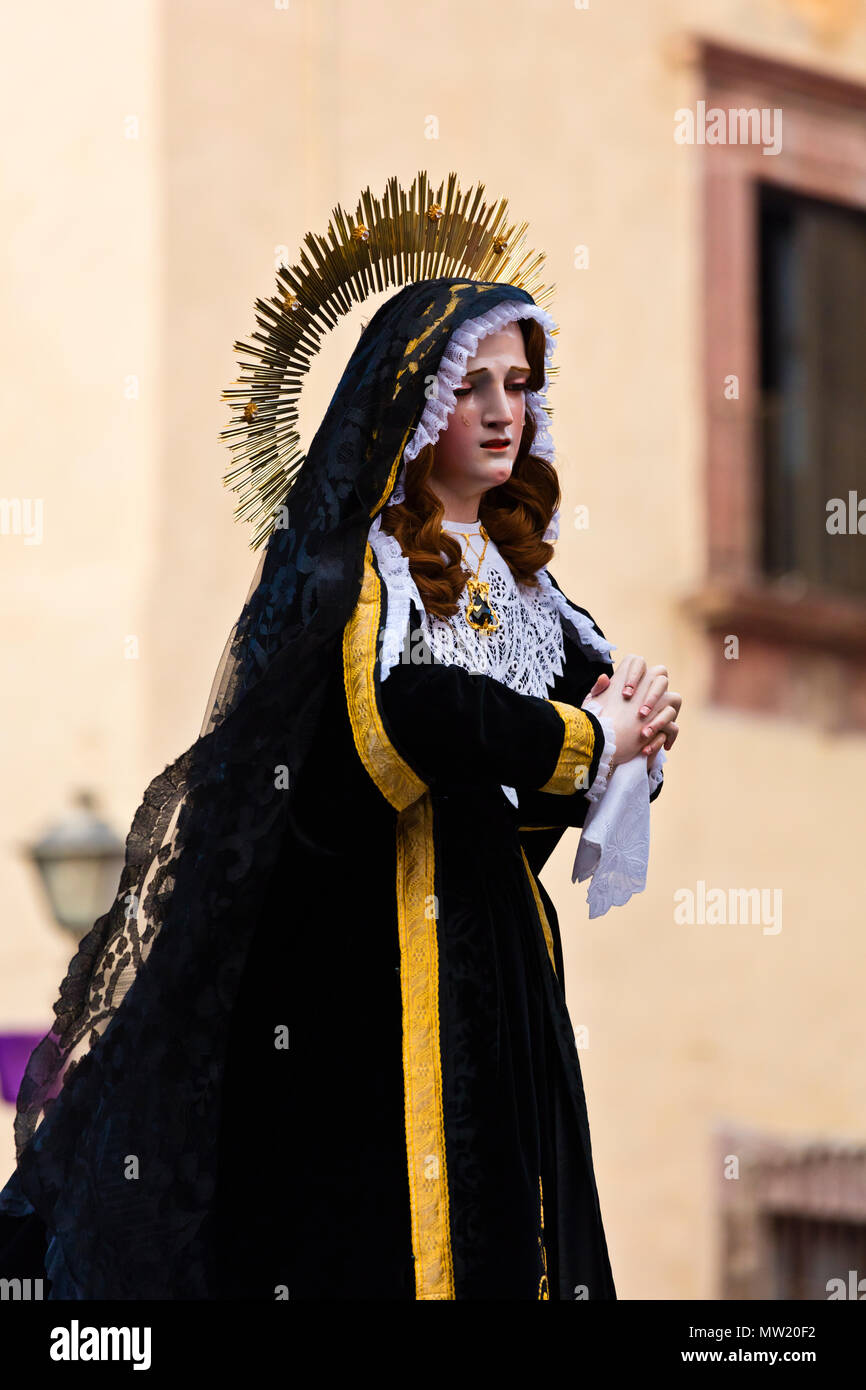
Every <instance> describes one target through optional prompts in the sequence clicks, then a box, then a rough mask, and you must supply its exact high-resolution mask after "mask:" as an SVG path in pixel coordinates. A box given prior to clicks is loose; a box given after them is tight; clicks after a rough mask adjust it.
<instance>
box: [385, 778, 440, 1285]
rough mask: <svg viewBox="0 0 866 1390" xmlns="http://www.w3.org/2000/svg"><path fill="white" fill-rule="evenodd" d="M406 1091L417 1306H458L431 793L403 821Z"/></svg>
mask: <svg viewBox="0 0 866 1390" xmlns="http://www.w3.org/2000/svg"><path fill="white" fill-rule="evenodd" d="M397 907H398V917H399V930H400V987H401V991H402V997H403V1089H404V1096H405V1105H406V1156H407V1161H408V1166H409V1193H410V1201H411V1211H412V1251H413V1254H414V1256H415V1297H416V1299H452V1298H453V1297H454V1263H453V1258H452V1251H451V1219H450V1213H449V1199H448V1171H447V1166H446V1161H445V1113H444V1107H443V1099H442V1057H441V1040H440V1032H439V941H438V903H437V901H436V897H435V894H434V852H433V805H432V802H431V799H430V793H429V792H425V794H424V796H422V797H420V798H419V800H418V801H416V802H415V803H414V805H412V806H408V807H407V808H406V810H404V811H401V812H400V814H399V816H398V817H397Z"/></svg>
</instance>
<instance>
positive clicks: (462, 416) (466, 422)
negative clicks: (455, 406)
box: [460, 410, 469, 429]
mask: <svg viewBox="0 0 866 1390" xmlns="http://www.w3.org/2000/svg"><path fill="white" fill-rule="evenodd" d="M460 423H461V425H465V426H466V428H467V429H468V428H469V416H468V415H466V414H465V412H464V411H462V410H461V412H460Z"/></svg>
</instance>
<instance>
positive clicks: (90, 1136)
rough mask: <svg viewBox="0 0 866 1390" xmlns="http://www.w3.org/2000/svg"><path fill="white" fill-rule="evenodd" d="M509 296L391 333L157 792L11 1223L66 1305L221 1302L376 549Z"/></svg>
mask: <svg viewBox="0 0 866 1390" xmlns="http://www.w3.org/2000/svg"><path fill="white" fill-rule="evenodd" d="M504 299H518V300H520V301H521V302H525V303H528V304H532V303H533V300H532V298H531V296H530V295H529V294H527V293H526V292H525V291H522V290H519V289H515V288H513V287H512V286H507V285H503V284H496V283H491V282H484V283H481V282H475V281H467V280H457V279H437V280H428V281H421V282H419V283H417V284H412V285H409V286H407V287H406V288H404V289H402V290H400V291H399V292H398V293H396V294H395V295H394V296H393V297H392V298H391V299H390V300H388V301H387V302H386V303H385V304H383V305H382V306H381V308H380V309H379V310H378V312H377V313H376V314H375V316H374V317H373V318H372V319H371V321H370V323H369V324H368V325H367V327H366V328H365V330H364V332H363V333H362V335H361V337H360V339H359V341H358V344H357V347H356V348H355V350H354V352H353V353H352V356H351V358H350V360H349V363H348V365H347V367H346V370H345V371H344V373H343V376H342V378H341V380H340V383H339V385H338V387H337V390H336V391H335V393H334V396H333V398H332V400H331V403H330V405H329V407H328V410H327V413H326V415H325V418H324V420H323V422H322V424H321V426H320V428H319V430H318V431H317V433H316V435H315V437H314V439H313V441H312V443H311V446H310V449H309V452H308V455H307V458H306V460H305V462H304V465H303V468H302V469H301V472H300V473H299V475H298V478H297V480H296V482H295V485H294V487H293V488H292V490H291V492H290V494H289V496H288V498H287V499H286V500H287V503H288V511H289V525H288V526H285V527H278V528H277V529H275V530H274V531H273V533H272V535H271V537H270V540H269V542H268V545H267V548H266V550H265V552H264V554H263V556H262V558H261V561H260V563H259V567H258V571H257V573H256V575H255V577H254V579H253V583H252V585H251V588H250V592H249V594H248V596H247V601H246V603H245V605H244V607H243V610H242V612H241V614H240V616H239V618H238V620H237V622H236V624H235V626H234V628H233V630H232V632H231V634H230V636H229V640H228V642H227V644H226V648H225V651H224V654H223V658H222V660H221V662H220V666H219V669H218V671H217V675H216V678H215V681H214V685H213V689H212V692H211V699H210V702H209V708H208V711H207V713H206V716H205V719H204V722H203V725H202V731H201V734H200V736H199V738H198V739H197V740H196V742H195V743H193V744H192V745H191V747H190V748H189V749H187V751H186V752H185V753H184V754H183V755H182V756H181V757H179V758H178V759H177V760H176V761H175V762H174V763H172V764H171V765H170V766H169V767H166V768H165V770H164V771H163V772H161V773H160V774H159V775H158V776H156V777H155V778H154V779H153V781H152V782H151V783H150V785H149V786H148V788H147V790H146V792H145V794H144V799H143V801H142V803H141V805H140V806H139V808H138V810H137V812H136V814H135V817H134V819H133V822H132V827H131V829H130V832H129V836H128V838H127V842H126V864H125V867H124V869H123V873H122V876H121V880H120V886H119V889H118V892H117V896H116V898H115V901H114V903H113V905H112V907H111V909H110V911H109V912H107V913H106V914H105V915H104V916H102V917H100V918H99V920H98V921H97V922H96V923H95V925H94V926H93V928H92V929H91V931H90V932H89V933H88V934H87V935H86V936H85V937H84V939H83V940H82V941H81V944H80V946H79V949H78V951H77V953H76V955H75V956H74V957H73V959H72V961H71V964H70V966H69V969H68V972H67V975H66V978H65V979H64V981H63V983H62V985H61V988H60V997H59V999H58V1001H57V1003H56V1004H55V1006H54V1011H55V1014H56V1021H55V1023H54V1026H53V1028H52V1030H51V1032H50V1033H49V1034H48V1035H47V1036H46V1037H45V1038H44V1039H43V1040H42V1041H41V1042H40V1044H39V1046H38V1047H37V1048H36V1049H35V1051H34V1052H33V1054H32V1055H31V1057H30V1060H29V1063H28V1066H27V1070H26V1073H25V1076H24V1080H23V1082H22V1085H21V1089H20V1092H19V1096H18V1105H17V1114H16V1119H15V1141H16V1151H17V1156H18V1166H17V1168H16V1170H15V1173H14V1174H13V1176H12V1178H11V1179H10V1181H9V1183H7V1185H6V1187H5V1189H4V1190H3V1192H2V1194H0V1212H6V1213H11V1214H21V1213H23V1212H25V1211H28V1210H32V1211H35V1212H36V1213H37V1214H38V1216H39V1218H40V1219H41V1220H42V1221H43V1222H44V1224H45V1227H46V1230H47V1231H48V1233H49V1235H50V1237H51V1244H50V1246H49V1251H48V1260H47V1265H46V1270H47V1273H48V1276H49V1278H51V1279H52V1280H54V1281H56V1291H55V1292H54V1293H53V1295H52V1296H63V1297H77V1298H93V1299H97V1298H99V1299H101V1298H137V1299H141V1298H144V1299H146V1298H173V1299H174V1298H208V1297H212V1296H213V1287H214V1284H213V1278H214V1275H213V1259H214V1254H213V1243H214V1242H213V1235H214V1232H213V1199H214V1192H215V1188H216V1171H215V1170H216V1160H217V1135H218V1127H219V1118H220V1097H221V1078H222V1072H223V1064H224V1058H225V1055H226V1043H227V1037H228V1029H229V1023H230V1020H231V1015H232V1009H233V1005H234V1001H235V998H236V994H237V989H238V984H239V981H240V978H241V975H242V972H243V967H244V963H245V960H246V956H247V952H248V949H249V945H250V941H251V938H252V934H253V929H254V927H255V924H256V921H257V918H258V915H259V912H260V909H261V907H262V904H263V902H264V901H265V898H266V894H267V891H268V888H269V884H270V880H271V875H272V873H273V871H274V867H275V865H276V863H277V862H278V859H279V856H280V852H281V847H282V846H283V844H284V841H285V837H286V836H287V835H296V836H298V837H299V839H300V836H301V832H300V829H299V827H298V825H297V823H296V821H295V816H294V801H295V792H296V789H297V788H298V787H299V786H302V784H303V778H302V774H303V772H304V770H305V767H306V758H307V754H308V752H309V749H310V746H311V742H312V739H313V735H314V733H315V731H316V727H317V719H318V715H319V711H320V709H321V706H322V697H323V691H324V687H325V683H326V680H327V672H328V671H329V670H330V669H332V664H333V660H334V658H335V655H336V648H337V645H338V644H339V642H340V640H341V636H342V630H343V627H344V626H345V623H346V622H347V620H348V618H349V617H350V615H351V613H352V610H353V608H354V606H355V604H356V602H357V598H358V594H359V591H360V585H361V578H362V572H363V559H364V549H365V544H366V539H367V532H368V530H369V527H370V522H371V520H372V518H373V516H375V514H376V512H377V510H378V509H379V507H381V506H382V505H384V503H385V501H386V500H387V497H388V496H389V495H390V492H391V491H392V489H393V487H394V484H395V483H396V481H397V476H398V465H399V463H400V460H401V457H402V451H403V448H404V446H405V444H406V443H407V442H408V440H409V438H411V432H412V430H413V429H414V427H415V426H416V425H417V423H418V420H419V419H420V416H421V413H422V410H423V407H424V403H425V397H424V387H425V380H426V379H428V378H429V377H430V376H433V375H435V373H436V371H437V368H438V365H439V359H440V357H441V355H442V352H443V350H444V348H445V345H446V343H447V341H448V338H449V337H450V335H451V333H452V332H453V331H454V329H455V328H457V327H459V325H460V324H461V323H462V322H463V321H464V320H466V319H468V318H472V317H476V316H477V315H479V314H482V313H484V312H485V311H486V310H487V309H489V308H491V307H492V306H493V305H494V304H497V303H500V302H501V301H502V300H504ZM280 768H287V769H288V770H289V773H288V791H287V790H284V789H283V788H284V785H285V781H286V778H285V777H284V776H280V775H278V774H279V769H280ZM292 925H293V924H292V923H291V922H287V929H288V930H291V927H292ZM299 925H300V926H301V927H304V926H305V924H303V923H301V924H299ZM248 1122H249V1135H250V1145H251V1148H252V1146H253V1143H254V1139H255V1126H256V1115H255V1114H250V1115H249V1121H248ZM131 1164H132V1165H134V1167H135V1168H136V1171H137V1174H138V1176H137V1177H136V1178H135V1179H134V1180H131V1178H130V1177H129V1176H128V1174H129V1173H130V1171H131V1169H130V1165H131ZM61 1290H62V1291H63V1292H62V1293H61V1292H60V1291H61Z"/></svg>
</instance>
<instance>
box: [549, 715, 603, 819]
mask: <svg viewBox="0 0 866 1390" xmlns="http://www.w3.org/2000/svg"><path fill="white" fill-rule="evenodd" d="M547 703H548V704H549V705H553V708H554V709H555V710H556V711H557V713H558V714H559V716H560V718H561V719H562V722H563V724H564V725H565V734H564V737H563V740H562V748H561V749H560V752H559V757H558V759H557V762H556V768H555V769H554V773H553V776H552V777H551V779H550V781H549V782H545V784H544V786H543V787H541V788H539V790H540V791H543V792H553V794H554V795H555V796H570V795H572V794H573V793H574V792H575V791H577V790H578V786H577V780H576V779H577V776H578V774H579V772H580V769H581V768H589V765H590V763H591V762H592V755H593V752H594V750H595V736H594V733H593V728H592V724H591V723H590V719H589V715H588V714H587V713H586V710H583V709H578V707H577V705H567V704H564V703H563V701H561V700H548V702H547Z"/></svg>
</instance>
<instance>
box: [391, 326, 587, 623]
mask: <svg viewBox="0 0 866 1390" xmlns="http://www.w3.org/2000/svg"><path fill="white" fill-rule="evenodd" d="M516 322H517V324H518V326H519V328H520V331H521V333H522V335H523V344H524V348H525V351H526V360H527V362H528V363H529V379H528V381H527V387H526V389H527V390H528V391H539V390H540V389H541V387H542V386H543V385H544V348H545V334H544V329H543V328H542V326H541V324H540V323H538V322H537V320H536V319H517V320H516ZM536 428H537V421H536V420H535V419H534V417H533V415H532V409H531V406H530V405H529V403H528V402H527V405H526V419H525V422H524V426H523V434H522V435H521V439H520V445H519V447H518V450H517V457H516V459H515V461H514V467H513V468H512V470H511V476H510V477H509V479H508V481H507V482H505V483H500V484H499V486H498V487H493V488H490V489H489V490H488V491H487V492H485V494H484V496H483V497H482V498H481V502H480V504H479V508H478V519H479V521H481V522H482V524H483V526H484V529H485V530H486V531H487V534H488V535H489V536H490V539H491V540H492V541H494V542H495V544H496V545H497V547H498V549H499V552H500V554H501V555H502V558H503V560H505V562H506V563H507V565H508V568H509V569H510V570H511V573H512V574H513V575H514V578H515V580H517V581H518V582H519V583H522V584H526V585H528V586H529V587H530V588H535V587H537V585H538V579H537V578H536V573H537V571H538V570H540V569H542V568H543V567H544V566H545V565H547V564H549V563H550V560H551V559H552V558H553V553H554V552H553V546H552V545H550V544H549V542H547V541H544V540H542V536H543V535H544V532H545V531H546V530H547V528H548V526H549V525H550V522H551V519H552V517H553V513H554V512H555V511H556V508H557V507H558V506H559V503H560V491H559V479H558V477H557V475H556V469H555V468H554V467H553V465H552V464H550V463H548V462H547V461H546V460H545V459H541V458H537V457H535V456H534V455H533V453H532V444H533V440H534V439H535V432H536ZM434 457H435V455H434V445H432V444H425V445H424V447H423V449H420V450H419V452H418V455H417V457H416V458H414V459H411V460H408V459H407V460H405V462H404V486H405V490H406V496H405V500H404V501H403V502H396V503H394V505H393V506H386V507H384V508H383V509H382V530H383V531H386V532H387V533H388V534H389V535H392V536H396V537H397V540H398V541H399V542H400V548H401V550H402V551H403V554H404V555H405V556H406V557H407V558H408V560H409V570H410V572H411V574H412V578H413V579H414V580H415V583H416V585H417V587H418V592H419V594H420V596H421V600H422V602H423V604H424V607H425V608H426V610H427V612H428V613H430V614H435V615H436V616H437V617H440V618H451V617H453V616H454V614H455V613H456V612H457V609H458V605H459V601H460V596H461V594H462V593H463V591H464V589H465V588H466V578H467V576H466V572H465V570H464V569H463V566H462V564H461V563H460V562H461V560H462V558H463V550H462V547H461V545H460V542H459V541H457V540H455V539H454V537H453V536H450V535H449V534H448V532H447V531H443V530H442V522H443V520H444V518H445V507H444V505H443V503H442V502H441V501H440V499H439V497H438V496H437V495H436V493H435V492H434V491H433V489H432V488H431V487H429V486H428V482H427V480H428V478H429V477H430V474H431V473H432V471H433V462H434ZM440 552H444V554H445V555H446V556H447V557H448V558H447V559H445V560H443V559H442V554H441V553H440Z"/></svg>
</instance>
